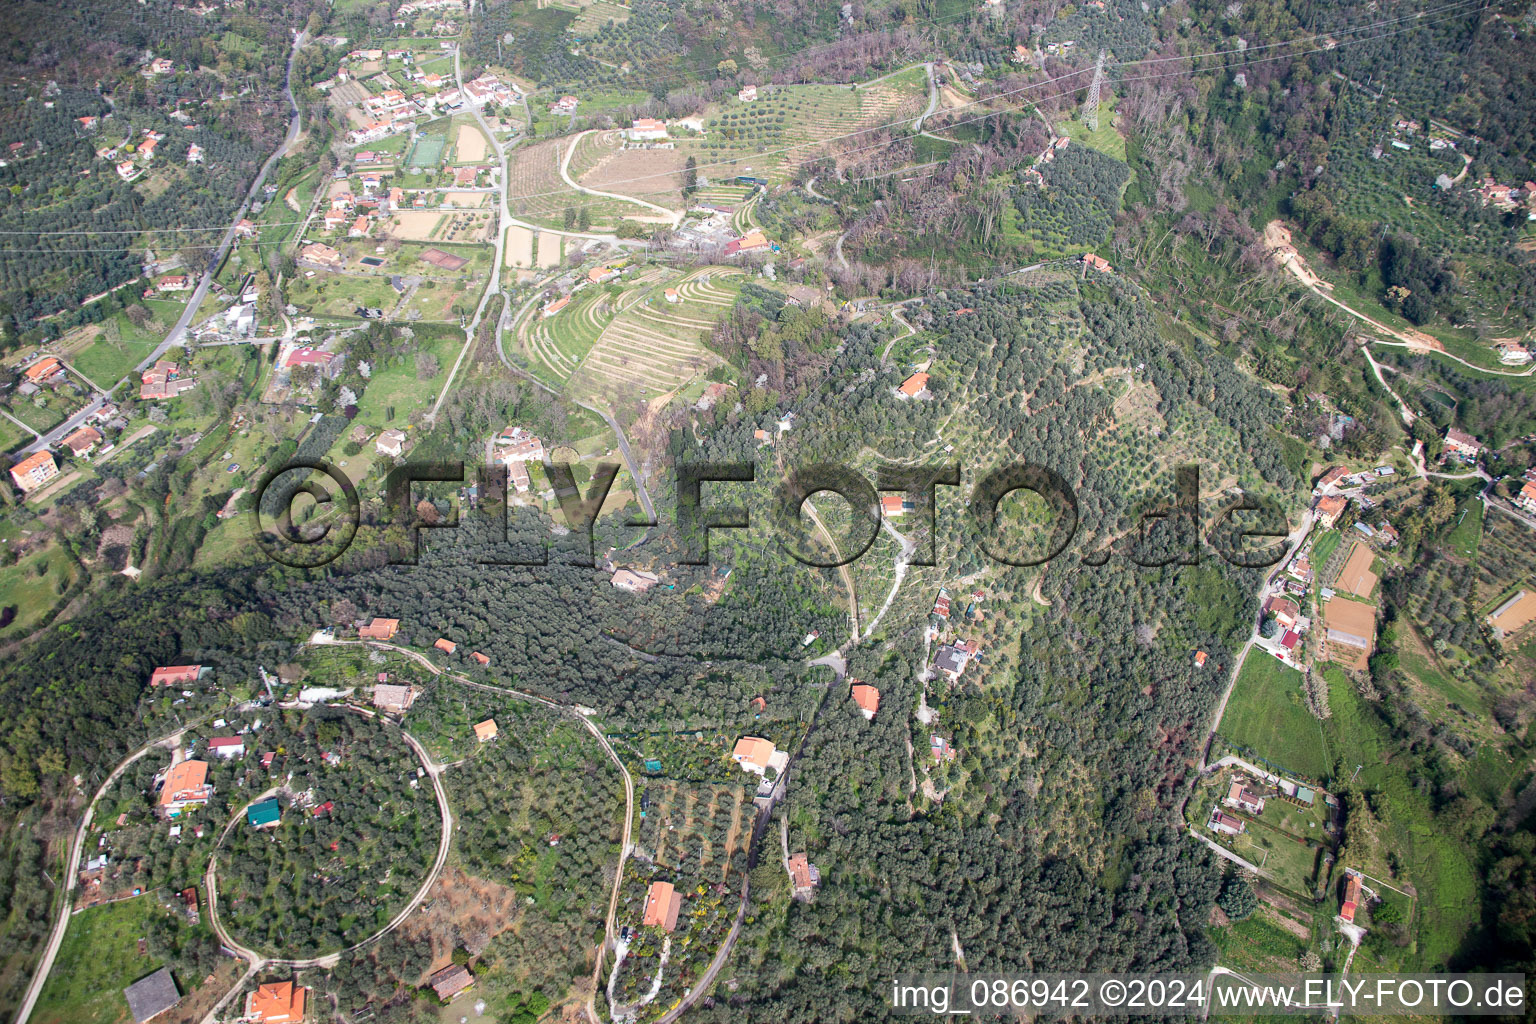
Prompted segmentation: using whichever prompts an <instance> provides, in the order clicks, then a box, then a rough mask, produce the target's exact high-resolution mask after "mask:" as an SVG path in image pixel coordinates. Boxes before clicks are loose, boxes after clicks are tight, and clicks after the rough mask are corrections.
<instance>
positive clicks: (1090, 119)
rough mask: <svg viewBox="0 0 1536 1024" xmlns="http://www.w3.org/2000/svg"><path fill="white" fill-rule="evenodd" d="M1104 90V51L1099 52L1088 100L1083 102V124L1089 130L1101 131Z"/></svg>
mask: <svg viewBox="0 0 1536 1024" xmlns="http://www.w3.org/2000/svg"><path fill="white" fill-rule="evenodd" d="M1103 89H1104V51H1103V50H1100V51H1099V63H1098V65H1097V66H1096V67H1095V68H1094V69H1093V84H1092V85H1090V86H1089V87H1088V98H1087V99H1085V100H1083V124H1085V125H1087V127H1088V130H1089V131H1091V132H1096V131H1098V130H1099V93H1100V92H1102V91H1103Z"/></svg>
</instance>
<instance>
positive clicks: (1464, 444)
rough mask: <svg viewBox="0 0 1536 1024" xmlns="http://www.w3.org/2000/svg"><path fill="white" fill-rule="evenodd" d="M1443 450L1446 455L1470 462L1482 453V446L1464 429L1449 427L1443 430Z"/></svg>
mask: <svg viewBox="0 0 1536 1024" xmlns="http://www.w3.org/2000/svg"><path fill="white" fill-rule="evenodd" d="M1445 451H1446V454H1448V455H1454V456H1456V457H1457V458H1459V459H1463V460H1465V461H1467V462H1471V461H1474V460H1475V459H1476V458H1477V457H1478V456H1479V455H1481V454H1482V453H1483V446H1482V444H1481V443H1480V442H1479V441H1478V440H1477V438H1475V437H1473V436H1472V435H1471V434H1468V433H1467V432H1466V431H1464V430H1457V429H1456V428H1455V427H1451V428H1450V429H1449V430H1447V431H1446V432H1445Z"/></svg>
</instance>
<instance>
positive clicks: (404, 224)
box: [384, 210, 443, 242]
mask: <svg viewBox="0 0 1536 1024" xmlns="http://www.w3.org/2000/svg"><path fill="white" fill-rule="evenodd" d="M442 219H443V215H442V214H441V213H438V212H437V211H436V210H406V211H405V212H403V213H396V214H393V215H391V216H390V217H389V219H388V220H386V221H385V222H384V231H385V233H386V234H388V235H389V237H391V238H398V239H401V240H402V241H406V242H425V241H427V240H428V239H430V238H432V237H433V235H434V234H435V233H436V232H437V225H438V222H439V221H441V220H442Z"/></svg>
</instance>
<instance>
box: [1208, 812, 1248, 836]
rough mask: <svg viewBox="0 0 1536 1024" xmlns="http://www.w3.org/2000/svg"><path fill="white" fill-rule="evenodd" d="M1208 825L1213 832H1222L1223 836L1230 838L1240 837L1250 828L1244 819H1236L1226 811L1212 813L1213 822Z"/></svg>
mask: <svg viewBox="0 0 1536 1024" xmlns="http://www.w3.org/2000/svg"><path fill="white" fill-rule="evenodd" d="M1208 824H1209V825H1210V827H1211V831H1212V832H1220V833H1221V834H1222V835H1228V836H1240V835H1242V834H1243V833H1244V832H1245V831H1247V828H1248V826H1247V825H1246V824H1245V823H1244V822H1243V819H1242V818H1234V817H1233V816H1232V815H1230V814H1228V813H1226V812H1225V811H1212V812H1211V820H1210V822H1208Z"/></svg>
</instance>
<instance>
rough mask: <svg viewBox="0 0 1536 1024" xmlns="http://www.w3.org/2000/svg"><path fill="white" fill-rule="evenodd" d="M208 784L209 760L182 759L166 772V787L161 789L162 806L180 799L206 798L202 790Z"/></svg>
mask: <svg viewBox="0 0 1536 1024" xmlns="http://www.w3.org/2000/svg"><path fill="white" fill-rule="evenodd" d="M207 784H208V762H207V761H182V762H181V763H180V764H175V765H172V766H171V770H170V771H169V772H166V774H165V787H164V788H163V789H161V790H160V806H162V807H165V806H168V805H170V804H173V803H176V802H177V801H178V800H188V799H191V800H206V799H207V798H208V797H207V794H206V793H203V792H200V791H201V790H202V789H203V787H204V786H206V785H207Z"/></svg>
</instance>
